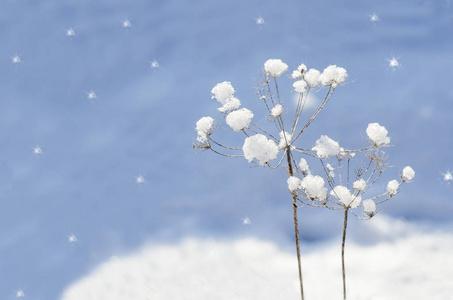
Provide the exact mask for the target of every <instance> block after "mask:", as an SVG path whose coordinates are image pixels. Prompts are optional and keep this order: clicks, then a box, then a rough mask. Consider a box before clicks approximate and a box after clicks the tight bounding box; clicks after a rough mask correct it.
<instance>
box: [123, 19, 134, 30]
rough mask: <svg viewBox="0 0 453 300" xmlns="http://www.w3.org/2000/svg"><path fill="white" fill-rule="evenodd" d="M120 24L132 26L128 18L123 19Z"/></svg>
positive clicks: (127, 26) (124, 26)
mask: <svg viewBox="0 0 453 300" xmlns="http://www.w3.org/2000/svg"><path fill="white" fill-rule="evenodd" d="M122 25H123V28H130V27H131V26H132V24H131V21H129V20H128V19H126V20H124V21H123V23H122Z"/></svg>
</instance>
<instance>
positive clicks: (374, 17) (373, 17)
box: [370, 13, 380, 23]
mask: <svg viewBox="0 0 453 300" xmlns="http://www.w3.org/2000/svg"><path fill="white" fill-rule="evenodd" d="M379 21H380V19H379V16H378V15H377V14H376V13H372V14H371V15H370V22H371V23H377V22H379Z"/></svg>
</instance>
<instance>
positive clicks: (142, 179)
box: [135, 175, 145, 184]
mask: <svg viewBox="0 0 453 300" xmlns="http://www.w3.org/2000/svg"><path fill="white" fill-rule="evenodd" d="M135 182H137V183H138V184H143V183H145V176H143V175H138V176H137V177H136V178H135Z"/></svg>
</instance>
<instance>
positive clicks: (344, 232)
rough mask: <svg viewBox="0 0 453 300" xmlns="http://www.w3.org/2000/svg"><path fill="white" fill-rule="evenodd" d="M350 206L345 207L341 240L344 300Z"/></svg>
mask: <svg viewBox="0 0 453 300" xmlns="http://www.w3.org/2000/svg"><path fill="white" fill-rule="evenodd" d="M348 214H349V207H348V208H345V209H344V218H343V236H342V242H341V271H342V273H343V300H346V269H345V265H344V246H345V243H346V229H347V227H348Z"/></svg>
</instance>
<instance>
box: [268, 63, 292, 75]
mask: <svg viewBox="0 0 453 300" xmlns="http://www.w3.org/2000/svg"><path fill="white" fill-rule="evenodd" d="M286 70H288V65H287V64H285V63H284V62H283V61H282V60H281V59H268V60H266V62H265V63H264V71H265V72H266V74H267V75H270V76H272V77H280V76H281V75H282V74H283V73H285V72H286Z"/></svg>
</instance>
